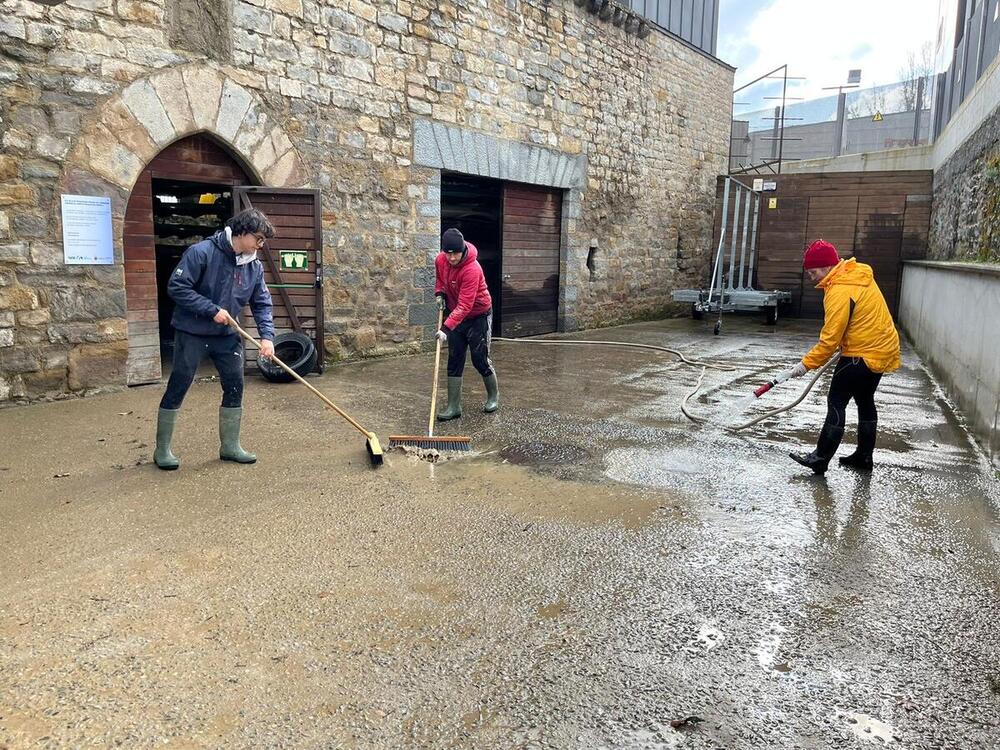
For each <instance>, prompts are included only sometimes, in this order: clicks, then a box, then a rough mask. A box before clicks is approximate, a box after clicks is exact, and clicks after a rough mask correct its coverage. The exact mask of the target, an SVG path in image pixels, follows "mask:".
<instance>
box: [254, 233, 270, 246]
mask: <svg viewBox="0 0 1000 750" xmlns="http://www.w3.org/2000/svg"><path fill="white" fill-rule="evenodd" d="M253 237H254V239H255V240H257V247H261V246H262V245H263V244H264V242H266V241H267V237H265V236H264V235H262V234H260V233H257V232H255V233H254V236H253Z"/></svg>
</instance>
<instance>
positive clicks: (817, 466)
mask: <svg viewBox="0 0 1000 750" xmlns="http://www.w3.org/2000/svg"><path fill="white" fill-rule="evenodd" d="M842 437H844V428H843V427H830V426H829V425H823V429H822V430H821V431H820V433H819V440H818V441H817V442H816V450H814V451H812V452H811V453H789V454H788V455H789V456H791V457H792V458H793V459H794V460H796V461H798V462H799V463H800V464H802V465H803V466H805V467H806V468H809V469H812V470H813V472H815V473H816V474H825V473H826V469H827V467H828V466H829V465H830V461H831V459H832V458H833V454H834V453H836V452H837V447H838V446H839V445H840V439H841V438H842Z"/></svg>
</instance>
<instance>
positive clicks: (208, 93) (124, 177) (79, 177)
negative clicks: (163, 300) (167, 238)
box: [59, 62, 309, 385]
mask: <svg viewBox="0 0 1000 750" xmlns="http://www.w3.org/2000/svg"><path fill="white" fill-rule="evenodd" d="M195 135H197V136H200V137H201V138H203V139H206V140H210V141H211V142H212V143H213V144H214V145H215V146H217V147H219V148H220V149H222V151H223V153H226V154H227V157H228V158H229V159H230V160H231V162H232V163H235V164H236V165H237V166H238V167H239V168H240V169H241V170H242V177H240V179H243V180H244V181H245V182H244V183H243V184H255V185H270V186H273V187H280V188H303V187H306V186H307V185H308V184H309V176H308V170H307V169H306V168H305V164H304V163H303V161H302V159H301V157H300V156H299V153H298V151H297V149H296V148H295V147H294V145H293V144H292V141H291V139H290V138H289V136H288V133H286V132H285V129H284V126H283V124H282V121H281V120H280V119H277V118H276V117H275V115H274V114H272V113H271V111H270V109H269V107H268V106H267V104H266V103H265V102H264V100H263V99H262V98H261V97H260V95H259V94H258V93H257V92H256V91H254V90H253V89H252V88H248V87H247V86H245V85H243V84H242V83H241V82H240V81H239V80H237V79H235V78H234V77H233V76H232V74H231V72H230V71H227V70H226V69H223V68H221V67H219V66H217V65H215V64H214V63H212V62H197V63H191V64H189V65H182V66H178V67H175V68H170V69H169V70H162V71H158V72H156V73H154V74H152V75H150V76H147V77H144V78H140V79H137V80H136V81H133V82H132V83H130V84H129V85H128V86H126V87H125V88H124V89H122V90H121V91H120V92H119V93H117V94H115V95H113V96H111V97H110V98H109V99H108V100H107V101H106V102H105V103H104V104H103V105H102V106H101V107H100V108H99V109H96V110H95V111H94V114H93V115H92V116H91V117H90V118H88V119H87V120H86V121H85V123H84V125H83V128H82V132H81V135H80V138H79V139H78V140H77V141H76V143H75V144H74V146H73V148H72V149H71V150H70V153H69V154H68V155H67V157H66V164H65V168H64V171H63V176H62V179H61V181H60V185H59V192H60V193H64V194H70V195H78V194H79V195H107V196H109V197H110V198H111V212H112V221H113V225H114V241H115V260H116V263H121V264H122V265H127V267H126V268H125V269H124V273H123V274H122V275H121V276H120V277H118V278H117V279H114V278H112V277H108V280H107V287H108V288H107V290H106V291H107V293H109V294H121V292H122V291H123V289H122V287H123V286H126V284H125V274H127V273H129V272H130V271H136V272H138V273H140V274H141V273H142V272H143V271H142V266H141V265H136V264H137V263H139V262H140V260H141V259H139V258H136V259H135V260H134V261H133V262H131V263H126V258H125V250H124V235H125V227H124V224H125V218H126V217H125V213H126V206H127V205H129V204H130V201H131V197H132V192H133V190H134V189H135V188H136V187H138V181H139V178H140V176H141V175H142V174H143V173H144V170H145V169H146V167H147V166H148V165H149V164H151V163H152V162H153V160H155V159H156V158H158V156H159V155H160V153H161V152H165V151H167V150H169V149H170V148H171V146H172V145H173V144H178V143H181V142H183V141H184V140H185V139H187V138H188V137H190V136H195ZM214 166H224V165H214ZM229 168H230V175H229V176H230V179H232V180H235V179H236V178H237V177H239V175H237V176H234V175H233V173H232V165H231V164H230V167H229ZM216 174H221V172H217V173H216ZM232 184H233V185H235V184H237V183H235V182H233V183H232ZM151 187H152V185H150V188H151ZM138 205H139V204H138V203H137V204H136V206H137V209H138ZM150 207H151V206H150ZM150 268H152V270H151V271H150V270H149V269H150ZM146 273H147V274H148V273H152V274H153V277H152V278H155V256H154V258H153V265H152V266H151V267H149V266H147V270H146ZM147 280H149V277H147ZM142 286H143V285H142V284H138V283H137V284H135V285H134V291H133V285H132V284H129V285H127V289H126V290H125V291H126V301H127V306H128V310H129V320H128V326H127V328H128V334H127V335H128V342H127V343H128V348H127V352H126V351H122V352H121V354H122V355H123V356H124V357H125V358H126V359H127V362H125V363H123V364H124V367H122V368H121V369H120V370H118V372H120V371H121V370H124V371H125V373H126V377H125V382H126V383H128V384H129V385H134V384H139V383H147V382H151V381H155V380H157V379H158V378H159V377H160V369H159V358H158V357H157V358H156V359H155V368H154V366H153V362H154V360H153V359H152V358H150V357H146V359H145V360H143V357H142V355H144V354H147V353H148V352H144V351H142V350H143V348H144V347H147V346H149V345H150V343H151V340H150V339H148V338H145V337H147V336H149V335H150V333H151V331H150V328H149V327H148V326H146V327H143V326H141V325H139V324H143V323H150V322H152V321H149V320H141V319H140V318H141V317H142V316H133V315H131V310H132V309H133V303H132V302H131V300H130V297H132V296H133V294H142V293H143V292H142V291H140V288H141V287H142ZM145 293H146V294H147V296H148V294H149V291H146V292H145ZM154 293H155V292H154ZM137 309H139V308H137ZM146 312H147V313H148V310H146ZM147 317H148V315H147ZM157 317H159V316H157ZM133 318H134V319H135V323H136V324H137V327H136V330H135V331H133V325H132V320H133ZM125 322H126V321H122V320H120V319H117V318H116V319H113V320H106V321H105V320H102V321H101V323H102V325H105V326H106V327H109V328H113V327H114V326H119V325H121V326H122V327H125V326H124V324H125ZM156 322H157V324H158V320H157V321H156ZM140 331H141V333H140ZM156 335H158V329H157V334H156ZM118 343H119V342H118V341H117V340H116V341H115V345H116V348H117V345H118ZM120 343H122V344H124V343H125V342H120ZM133 350H134V351H133ZM133 354H135V355H136V356H133ZM116 356H118V355H117V353H116ZM100 384H101V385H107V384H110V383H108V382H105V381H102V382H101V383H100Z"/></svg>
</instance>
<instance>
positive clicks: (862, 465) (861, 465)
mask: <svg viewBox="0 0 1000 750" xmlns="http://www.w3.org/2000/svg"><path fill="white" fill-rule="evenodd" d="M877 432H878V421H877V420H872V421H870V422H858V449H857V450H856V451H854V453H852V454H851V455H849V456H844V457H843V458H841V459H840V465H841V466H850V467H851V468H852V469H857V470H858V471H871V470H872V466H873V464H872V454H873V453H874V452H875V436H876V433H877Z"/></svg>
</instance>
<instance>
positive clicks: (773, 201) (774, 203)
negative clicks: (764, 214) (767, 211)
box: [767, 198, 778, 208]
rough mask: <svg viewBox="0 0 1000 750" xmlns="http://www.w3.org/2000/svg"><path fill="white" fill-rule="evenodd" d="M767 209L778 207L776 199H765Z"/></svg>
mask: <svg viewBox="0 0 1000 750" xmlns="http://www.w3.org/2000/svg"><path fill="white" fill-rule="evenodd" d="M767 207H768V208H777V207H778V199H777V198H768V199H767Z"/></svg>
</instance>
